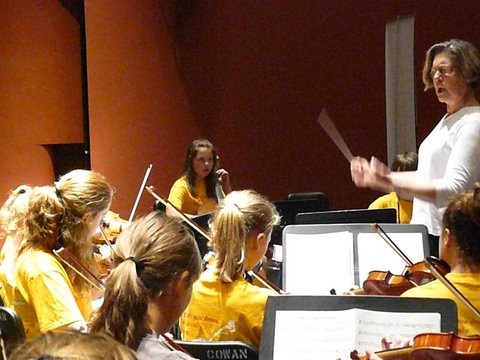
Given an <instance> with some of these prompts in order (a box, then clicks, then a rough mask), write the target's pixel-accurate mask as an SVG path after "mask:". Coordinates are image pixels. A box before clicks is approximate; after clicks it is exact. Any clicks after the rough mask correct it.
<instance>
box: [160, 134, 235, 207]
mask: <svg viewBox="0 0 480 360" xmlns="http://www.w3.org/2000/svg"><path fill="white" fill-rule="evenodd" d="M217 162H218V155H217V149H216V148H215V146H213V144H212V143H211V142H210V141H208V140H206V139H197V140H194V141H193V142H192V144H191V145H190V146H189V147H188V149H187V153H186V155H185V162H184V166H183V175H182V177H181V178H180V179H178V180H177V181H175V183H174V184H173V186H172V188H171V190H170V194H169V195H168V201H169V202H170V203H172V204H173V205H174V206H175V207H176V208H177V209H179V210H181V211H182V212H183V213H184V214H187V215H202V214H206V213H209V212H212V211H213V210H215V206H216V205H217V201H218V200H217V198H218V196H220V197H223V193H225V194H228V193H230V192H231V191H232V188H231V185H230V177H229V174H228V172H227V171H225V170H224V169H217ZM218 182H220V185H221V189H219V191H220V192H222V194H219V195H218V196H217V194H216V189H215V188H216V185H217V183H218ZM167 214H168V215H169V216H177V213H176V212H174V211H172V209H169V208H168V207H167Z"/></svg>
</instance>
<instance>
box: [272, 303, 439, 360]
mask: <svg viewBox="0 0 480 360" xmlns="http://www.w3.org/2000/svg"><path fill="white" fill-rule="evenodd" d="M431 331H432V332H439V331H440V314H438V313H395V312H384V311H372V310H363V309H349V310H340V311H277V314H276V319H275V343H274V348H273V360H292V359H295V360H311V359H326V360H327V359H330V360H335V359H342V360H344V359H350V351H352V350H354V349H355V350H358V351H359V353H361V354H362V353H364V352H365V350H366V349H373V350H376V351H377V350H381V343H380V340H381V338H382V337H383V336H387V335H388V336H393V335H401V336H403V337H405V338H413V337H414V336H415V335H417V334H419V333H424V332H431ZM293 344H294V346H292V345H293ZM299 349H301V350H299Z"/></svg>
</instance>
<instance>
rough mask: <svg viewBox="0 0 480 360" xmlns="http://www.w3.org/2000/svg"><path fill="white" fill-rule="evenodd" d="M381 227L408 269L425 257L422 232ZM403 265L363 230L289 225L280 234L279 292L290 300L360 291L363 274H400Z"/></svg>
mask: <svg viewBox="0 0 480 360" xmlns="http://www.w3.org/2000/svg"><path fill="white" fill-rule="evenodd" d="M382 226H383V228H384V229H385V231H387V233H388V235H389V236H390V237H391V238H392V240H393V241H394V242H395V243H396V244H397V246H398V247H399V248H401V250H402V251H403V252H404V253H405V254H406V255H407V256H408V257H409V259H410V260H411V261H412V262H413V263H416V262H418V261H421V260H423V259H424V258H425V257H426V256H428V237H427V231H426V227H425V226H423V225H398V224H382ZM405 265H407V264H406V263H405V261H404V260H403V259H402V258H401V257H400V256H399V255H398V254H397V253H396V252H395V251H394V250H392V248H391V247H390V246H389V245H388V244H387V243H386V242H385V241H384V240H383V239H382V238H381V237H380V236H379V235H378V234H376V233H375V232H374V231H373V230H372V228H371V226H370V225H368V224H335V225H291V226H287V227H286V228H285V229H284V232H283V290H285V291H286V292H288V293H291V294H295V295H325V294H330V290H331V289H335V290H336V292H337V294H340V293H342V292H344V291H347V290H349V289H351V288H352V287H354V286H355V285H357V286H360V287H361V286H362V284H363V281H364V280H365V279H366V278H367V277H368V273H369V271H372V270H380V271H387V270H389V271H390V272H392V273H393V274H401V273H402V272H403V269H404V268H405ZM312 278H315V279H316V281H314V282H312V281H311V279H312Z"/></svg>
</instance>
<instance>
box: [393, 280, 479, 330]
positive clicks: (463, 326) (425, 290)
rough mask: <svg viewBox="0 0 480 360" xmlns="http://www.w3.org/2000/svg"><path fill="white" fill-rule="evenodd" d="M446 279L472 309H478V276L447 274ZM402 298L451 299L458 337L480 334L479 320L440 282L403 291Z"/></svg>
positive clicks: (435, 281)
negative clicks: (455, 310)
mask: <svg viewBox="0 0 480 360" xmlns="http://www.w3.org/2000/svg"><path fill="white" fill-rule="evenodd" d="M446 278H447V279H448V280H449V281H450V282H451V283H452V284H453V286H455V287H456V288H457V289H458V290H459V291H460V292H461V293H462V294H463V295H464V296H465V297H466V298H467V299H468V301H470V302H471V303H472V305H473V306H474V307H476V308H477V309H480V291H479V289H480V274H472V273H468V274H467V273H449V274H447V276H446ZM401 296H402V297H420V298H434V299H451V300H453V301H455V303H456V304H457V312H458V335H460V336H472V335H479V334H480V319H477V318H476V317H475V316H474V315H473V314H472V313H471V312H470V311H469V310H468V309H467V308H466V307H465V305H463V304H462V303H461V302H460V301H459V300H458V299H457V298H456V297H455V296H454V295H453V294H452V293H451V292H450V291H449V290H448V289H447V288H446V287H445V286H444V285H443V284H442V283H441V282H440V281H438V280H434V281H431V282H429V283H427V284H425V285H422V286H418V287H415V288H413V289H410V290H407V291H405V292H404V293H403V294H402V295H401Z"/></svg>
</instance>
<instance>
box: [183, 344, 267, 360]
mask: <svg viewBox="0 0 480 360" xmlns="http://www.w3.org/2000/svg"><path fill="white" fill-rule="evenodd" d="M175 342H176V343H177V344H178V345H180V346H181V347H182V348H184V349H185V350H187V351H188V352H189V353H190V355H192V356H193V357H194V358H196V359H200V360H216V359H218V360H220V359H245V360H258V352H257V351H256V350H255V349H254V348H253V347H252V346H250V345H248V344H245V343H243V342H241V341H183V340H175Z"/></svg>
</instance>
